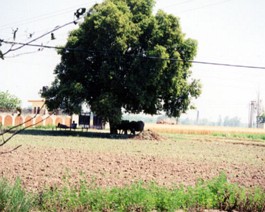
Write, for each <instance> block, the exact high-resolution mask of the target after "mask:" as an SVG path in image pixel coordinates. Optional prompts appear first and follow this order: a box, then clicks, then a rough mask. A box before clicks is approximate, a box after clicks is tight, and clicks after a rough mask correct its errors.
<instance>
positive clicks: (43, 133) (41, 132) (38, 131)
mask: <svg viewBox="0 0 265 212" xmlns="http://www.w3.org/2000/svg"><path fill="white" fill-rule="evenodd" d="M20 134H21V135H34V136H66V137H67V136H73V137H86V138H107V139H129V138H133V137H134V135H124V134H117V135H113V134H110V133H109V132H104V131H101V132H100V131H99V132H95V131H79V130H43V129H26V130H23V131H22V132H21V133H20Z"/></svg>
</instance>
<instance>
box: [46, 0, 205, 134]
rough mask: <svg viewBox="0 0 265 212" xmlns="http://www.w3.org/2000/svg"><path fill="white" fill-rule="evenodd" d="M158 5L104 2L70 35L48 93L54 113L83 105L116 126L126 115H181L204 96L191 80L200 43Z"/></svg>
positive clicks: (136, 0)
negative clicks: (189, 35)
mask: <svg viewBox="0 0 265 212" xmlns="http://www.w3.org/2000/svg"><path fill="white" fill-rule="evenodd" d="M153 7H154V1H153V0H105V1H104V2H103V3H101V4H96V5H94V6H93V7H92V8H91V9H90V10H89V12H88V15H87V17H86V18H85V21H84V22H83V23H82V24H81V25H80V26H79V28H78V29H77V30H74V31H72V32H71V33H70V35H69V38H68V42H67V44H66V45H65V49H63V50H61V51H59V54H60V55H61V62H60V64H59V65H57V67H56V68H55V74H56V78H55V80H54V82H53V83H52V86H51V87H50V88H49V89H47V90H45V91H44V92H42V96H43V97H44V98H45V99H46V105H47V106H48V108H49V109H51V110H52V109H55V108H61V109H63V110H64V111H65V112H69V113H73V112H79V111H80V110H81V105H82V104H83V103H84V102H85V103H87V104H88V105H90V107H91V109H92V111H94V112H95V113H96V114H97V115H98V116H101V117H102V118H103V120H105V121H108V122H109V123H110V131H111V133H116V130H115V126H116V125H117V124H118V123H119V122H120V120H121V117H122V108H123V109H124V110H125V111H126V112H131V113H140V112H143V113H146V114H157V113H159V112H161V111H165V112H166V114H167V115H168V116H173V117H178V116H180V114H181V113H183V112H185V111H186V110H188V109H189V108H190V107H191V99H192V98H197V97H198V96H199V95H200V84H199V82H198V81H197V80H194V79H191V78H190V76H191V71H190V68H191V65H192V63H191V62H190V61H191V60H193V58H194V57H195V54H196V49H197V43H196V41H195V40H192V39H186V38H185V35H184V34H183V33H182V31H181V28H180V24H179V19H178V18H176V17H174V16H173V15H168V14H166V13H165V12H163V11H161V10H160V11H158V12H157V14H156V15H153V13H152V9H153Z"/></svg>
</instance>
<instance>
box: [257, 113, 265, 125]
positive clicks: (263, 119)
mask: <svg viewBox="0 0 265 212" xmlns="http://www.w3.org/2000/svg"><path fill="white" fill-rule="evenodd" d="M257 121H258V122H259V123H265V113H263V114H261V115H260V116H258V117H257Z"/></svg>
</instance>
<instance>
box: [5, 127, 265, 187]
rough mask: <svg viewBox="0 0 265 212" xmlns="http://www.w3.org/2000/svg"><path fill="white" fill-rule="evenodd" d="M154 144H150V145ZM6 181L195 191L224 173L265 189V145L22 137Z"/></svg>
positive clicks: (152, 137) (200, 139)
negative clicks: (139, 184) (198, 184)
mask: <svg viewBox="0 0 265 212" xmlns="http://www.w3.org/2000/svg"><path fill="white" fill-rule="evenodd" d="M146 139H148V140H146ZM21 144H22V147H20V148H18V149H17V150H16V151H13V152H9V153H6V154H0V177H6V178H8V179H10V180H11V181H13V180H15V178H16V177H19V178H20V179H21V180H22V183H23V185H24V186H25V188H27V189H28V190H34V191H36V190H41V189H43V188H44V187H45V186H48V187H53V186H55V185H61V184H62V183H63V182H64V181H68V182H70V183H73V184H76V183H78V182H79V180H86V181H88V182H93V183H94V184H95V185H99V186H103V187H106V186H122V185H126V184H130V183H132V182H138V181H144V182H148V181H155V182H157V183H158V184H160V185H166V186H171V185H174V184H184V185H194V184H195V182H196V180H197V179H198V178H203V179H210V178H212V177H214V176H217V175H218V174H219V173H220V172H221V171H224V172H225V173H227V176H228V178H229V180H230V181H231V182H237V183H239V184H240V185H244V186H247V187H253V186H261V187H263V188H264V189H265V166H264V164H265V144H264V143H262V142H253V141H242V140H240V141H239V140H225V139H218V138H215V137H206V136H184V135H182V136H181V137H178V136H175V137H174V136H173V137H169V138H167V139H166V138H165V137H164V136H160V135H158V134H156V133H154V132H152V131H147V132H145V133H144V134H142V135H139V136H138V137H136V138H134V139H107V138H98V137H97V138H86V137H78V136H71V135H69V136H59V135H58V136H48V135H46V136H45V135H42V136H38V135H26V134H24V135H18V136H16V137H15V138H14V139H12V140H11V141H10V142H9V143H8V144H7V145H5V146H3V147H0V153H1V152H2V153H4V152H8V151H10V150H12V149H13V148H14V147H16V146H17V145H21Z"/></svg>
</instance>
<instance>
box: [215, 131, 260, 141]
mask: <svg viewBox="0 0 265 212" xmlns="http://www.w3.org/2000/svg"><path fill="white" fill-rule="evenodd" d="M212 135H213V136H217V137H224V138H239V139H249V140H258V141H265V134H248V133H212Z"/></svg>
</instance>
